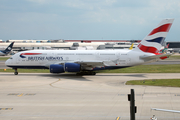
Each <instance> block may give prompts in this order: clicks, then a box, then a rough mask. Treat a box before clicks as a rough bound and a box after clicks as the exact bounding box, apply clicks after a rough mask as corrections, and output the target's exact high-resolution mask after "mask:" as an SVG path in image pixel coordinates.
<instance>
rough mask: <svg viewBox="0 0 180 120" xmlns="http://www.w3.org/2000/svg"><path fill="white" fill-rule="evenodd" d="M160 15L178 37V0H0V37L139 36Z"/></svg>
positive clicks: (172, 36)
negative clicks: (170, 24)
mask: <svg viewBox="0 0 180 120" xmlns="http://www.w3.org/2000/svg"><path fill="white" fill-rule="evenodd" d="M164 18H174V19H175V21H174V23H173V25H172V27H171V29H170V32H169V34H168V35H167V38H166V41H180V0H0V39H2V40H8V39H48V40H49V39H65V40H68V39H70V40H74V39H76V40H77V39H80V40H82V39H85V40H102V39H103V40H142V39H143V38H144V37H145V36H146V35H147V34H148V33H149V32H150V31H151V30H152V29H153V28H154V27H156V25H157V24H158V23H159V22H160V21H161V20H162V19H164Z"/></svg>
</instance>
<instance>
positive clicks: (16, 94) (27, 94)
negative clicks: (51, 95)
mask: <svg viewBox="0 0 180 120" xmlns="http://www.w3.org/2000/svg"><path fill="white" fill-rule="evenodd" d="M8 95H15V96H18V97H22V96H23V95H24V96H33V95H36V94H35V93H26V94H25V93H21V94H19V93H10V94H8Z"/></svg>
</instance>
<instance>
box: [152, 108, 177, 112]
mask: <svg viewBox="0 0 180 120" xmlns="http://www.w3.org/2000/svg"><path fill="white" fill-rule="evenodd" d="M151 110H156V111H164V112H173V113H180V111H178V110H167V109H159V108H151Z"/></svg>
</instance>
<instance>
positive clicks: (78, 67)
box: [64, 63, 81, 72]
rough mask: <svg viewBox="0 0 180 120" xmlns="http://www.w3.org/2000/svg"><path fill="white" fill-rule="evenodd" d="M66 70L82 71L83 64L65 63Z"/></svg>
mask: <svg viewBox="0 0 180 120" xmlns="http://www.w3.org/2000/svg"><path fill="white" fill-rule="evenodd" d="M64 67H65V69H64V70H65V71H66V72H80V70H81V65H80V64H77V63H65V64H64Z"/></svg>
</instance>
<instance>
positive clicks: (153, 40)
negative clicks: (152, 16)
mask: <svg viewBox="0 0 180 120" xmlns="http://www.w3.org/2000/svg"><path fill="white" fill-rule="evenodd" d="M173 21H174V19H163V20H162V21H161V22H160V23H159V24H158V26H157V27H156V28H155V29H153V30H152V31H151V32H150V33H149V34H148V35H147V36H146V37H145V38H144V39H143V40H142V41H141V42H140V43H139V45H138V46H137V47H136V48H135V49H134V50H140V51H143V52H147V53H159V51H160V49H161V47H162V44H163V42H164V39H165V38H166V36H167V33H168V32H169V29H170V27H171V25H172V23H173Z"/></svg>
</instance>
